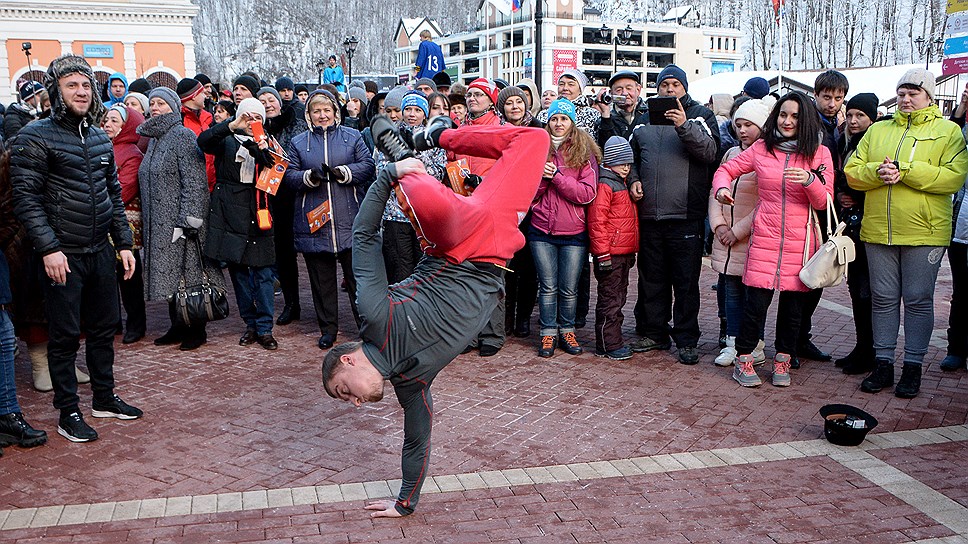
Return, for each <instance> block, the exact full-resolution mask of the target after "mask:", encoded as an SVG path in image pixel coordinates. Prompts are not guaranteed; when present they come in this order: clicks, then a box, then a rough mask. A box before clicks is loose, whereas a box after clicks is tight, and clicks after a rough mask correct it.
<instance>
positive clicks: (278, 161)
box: [255, 149, 289, 195]
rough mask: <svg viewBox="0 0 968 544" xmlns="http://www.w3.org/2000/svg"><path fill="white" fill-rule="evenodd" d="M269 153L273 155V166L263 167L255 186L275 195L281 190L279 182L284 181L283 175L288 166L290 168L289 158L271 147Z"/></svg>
mask: <svg viewBox="0 0 968 544" xmlns="http://www.w3.org/2000/svg"><path fill="white" fill-rule="evenodd" d="M269 154H270V155H272V159H273V163H272V166H270V167H269V168H263V169H262V171H261V172H259V177H258V179H256V180H255V187H256V189H259V190H260V191H264V192H266V193H269V194H270V195H274V194H276V193H277V192H278V191H279V184H281V183H282V176H283V175H284V174H285V173H286V168H289V160H288V159H287V158H286V157H285V155H280V154H278V153H276V152H275V151H273V150H271V149H270V150H269Z"/></svg>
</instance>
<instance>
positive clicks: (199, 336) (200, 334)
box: [178, 323, 208, 351]
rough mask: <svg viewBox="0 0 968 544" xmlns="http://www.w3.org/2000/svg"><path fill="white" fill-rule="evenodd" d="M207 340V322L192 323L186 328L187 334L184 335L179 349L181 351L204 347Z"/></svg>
mask: <svg viewBox="0 0 968 544" xmlns="http://www.w3.org/2000/svg"><path fill="white" fill-rule="evenodd" d="M207 340H208V335H207V334H206V333H205V324H204V323H202V324H201V325H192V326H191V327H188V328H187V329H185V334H183V335H182V343H181V346H179V347H178V349H179V350H181V351H192V350H194V349H198V348H200V347H202V345H203V344H205V342H206V341H207Z"/></svg>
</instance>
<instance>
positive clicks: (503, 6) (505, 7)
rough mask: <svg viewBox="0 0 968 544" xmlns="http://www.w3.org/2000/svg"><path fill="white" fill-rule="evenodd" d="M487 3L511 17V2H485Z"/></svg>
mask: <svg viewBox="0 0 968 544" xmlns="http://www.w3.org/2000/svg"><path fill="white" fill-rule="evenodd" d="M487 2H488V3H489V4H491V5H492V6H494V7H495V9H497V10H498V11H500V12H501V13H503V14H504V15H511V11H512V9H513V8H512V7H511V0H487Z"/></svg>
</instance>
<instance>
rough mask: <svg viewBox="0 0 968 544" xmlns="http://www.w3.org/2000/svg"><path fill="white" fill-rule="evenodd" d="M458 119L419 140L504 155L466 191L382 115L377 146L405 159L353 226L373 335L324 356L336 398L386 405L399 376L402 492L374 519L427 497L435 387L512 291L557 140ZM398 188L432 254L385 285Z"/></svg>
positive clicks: (437, 122) (360, 298) (377, 187)
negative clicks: (386, 243) (511, 271)
mask: <svg viewBox="0 0 968 544" xmlns="http://www.w3.org/2000/svg"><path fill="white" fill-rule="evenodd" d="M450 126H452V125H451V123H450V120H449V119H448V118H446V117H436V118H434V119H431V121H430V125H429V126H428V127H427V129H426V130H425V131H424V132H422V133H420V134H418V135H417V136H416V137H415V140H416V145H417V148H418V149H421V150H422V149H429V148H430V147H442V148H444V149H446V150H448V151H451V152H454V153H460V154H469V155H473V156H475V157H482V158H488V159H497V160H496V162H495V163H494V165H493V166H492V167H491V169H490V170H489V171H488V173H487V174H485V175H484V179H483V181H482V182H481V184H480V185H479V186H478V187H477V188H476V189H475V190H474V192H473V194H471V195H470V196H467V197H465V196H461V195H457V194H455V193H453V192H452V191H451V190H450V189H448V188H445V186H444V185H442V184H441V183H440V181H439V180H437V179H436V178H434V177H432V176H430V175H428V174H427V173H426V169H425V168H424V166H423V163H421V162H420V161H419V160H417V159H414V158H413V152H412V150H408V149H407V146H406V144H404V143H403V141H402V139H401V138H400V136H399V134H397V133H396V129H395V128H392V127H393V125H392V124H391V123H390V121H389V120H388V119H387V118H386V117H384V116H378V117H376V118H375V119H374V120H373V123H372V124H371V128H372V129H373V138H374V141H375V142H376V145H377V147H378V148H379V149H380V151H383V153H384V154H386V155H387V156H388V157H390V159H391V160H393V161H396V162H393V163H391V164H388V165H387V167H386V168H385V169H384V170H382V171H381V172H380V174H379V175H378V176H377V180H376V182H374V183H373V185H372V186H371V187H370V190H369V191H368V192H367V194H366V198H365V199H364V200H363V203H362V204H361V205H360V211H359V213H358V214H357V216H356V221H355V222H354V224H353V273H354V274H355V276H356V281H357V307H358V308H359V313H360V318H361V319H362V321H363V326H362V327H361V328H360V336H361V337H362V338H363V341H362V342H347V343H343V344H339V345H338V346H336V347H335V348H333V349H332V350H330V351H329V352H328V353H327V354H326V357H325V358H324V361H323V368H322V373H323V386H324V387H325V388H326V392H327V393H328V394H329V395H330V396H331V397H333V398H337V399H340V400H343V401H346V402H351V403H353V404H354V405H356V406H360V405H362V404H363V403H365V402H377V401H379V400H381V399H383V388H384V384H385V382H386V381H387V380H389V381H390V383H391V384H392V385H393V389H394V391H395V392H396V395H397V400H398V401H399V402H400V406H401V407H403V410H404V423H403V430H404V441H403V459H402V463H401V464H402V468H403V478H402V483H401V486H400V494H399V495H398V498H397V499H396V500H379V501H373V502H371V503H370V504H368V505H367V506H366V508H367V509H368V510H374V512H373V513H372V514H371V516H372V517H399V516H405V515H408V514H411V513H412V512H413V510H414V508H416V506H417V501H418V500H419V498H420V489H421V487H422V486H423V482H424V480H425V479H426V477H427V469H428V465H429V462H430V434H431V428H432V424H433V415H434V413H433V406H434V405H433V398H432V397H431V394H430V386H431V384H432V383H433V381H434V379H435V378H436V377H437V374H438V373H439V372H440V371H441V370H443V369H444V367H445V366H447V365H448V364H449V363H450V362H451V361H452V360H453V359H454V358H455V357H456V356H457V355H458V354H460V352H461V351H462V350H463V349H464V347H465V346H467V344H468V342H470V340H471V338H472V337H474V336H476V335H477V332H478V331H480V330H481V329H482V328H483V327H484V325H485V324H486V323H487V322H488V320H489V319H490V316H491V312H492V311H493V310H494V308H495V307H496V306H497V303H498V299H499V297H503V290H504V267H503V263H506V262H507V261H508V260H509V259H510V258H511V256H512V255H514V253H515V252H516V251H517V250H519V249H521V247H522V246H523V245H524V236H523V235H522V234H521V233H520V231H519V230H518V223H520V221H521V220H522V218H524V216H525V214H526V213H527V211H528V208H529V206H530V204H531V201H532V200H533V199H534V195H535V193H536V192H537V190H538V183H539V181H540V179H541V172H542V168H543V164H544V162H543V161H544V157H545V156H546V154H547V150H548V146H549V145H550V141H549V138H548V133H547V132H545V131H543V130H541V129H537V128H522V127H513V126H505V127H495V126H482V127H465V128H461V129H460V131H456V130H445V129H446V128H448V127H450ZM458 132H459V133H460V134H459V135H458ZM391 186H392V187H391ZM391 188H394V189H395V190H396V192H397V199H398V201H399V202H400V203H401V208H403V209H404V212H406V213H407V214H408V216H410V219H411V222H412V223H413V224H414V227H415V228H416V229H417V235H418V238H420V240H421V245H422V246H423V248H424V252H425V256H424V257H423V258H422V259H421V260H420V262H419V263H418V264H417V268H416V269H415V270H414V272H413V274H412V275H411V276H410V277H409V278H407V279H405V280H403V281H401V282H399V283H396V284H394V285H388V282H387V274H386V268H385V265H384V261H383V253H382V246H383V240H382V234H381V230H380V225H381V218H382V216H383V211H384V208H385V206H386V202H387V199H388V198H390V191H391Z"/></svg>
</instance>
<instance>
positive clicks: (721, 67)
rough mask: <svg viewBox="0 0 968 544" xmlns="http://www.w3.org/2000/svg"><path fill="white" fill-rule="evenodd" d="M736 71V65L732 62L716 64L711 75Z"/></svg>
mask: <svg viewBox="0 0 968 544" xmlns="http://www.w3.org/2000/svg"><path fill="white" fill-rule="evenodd" d="M735 70H736V65H735V64H733V63H732V62H714V63H713V65H712V70H711V72H712V73H711V74H710V75H716V74H722V73H723V72H733V71H735Z"/></svg>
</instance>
